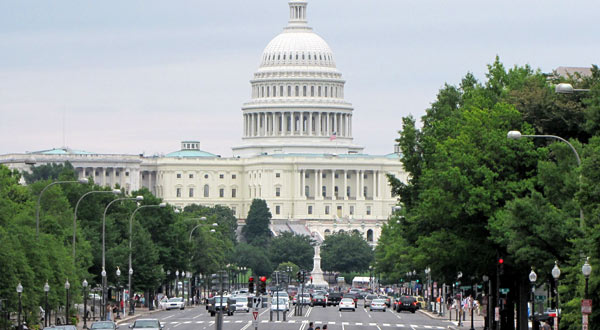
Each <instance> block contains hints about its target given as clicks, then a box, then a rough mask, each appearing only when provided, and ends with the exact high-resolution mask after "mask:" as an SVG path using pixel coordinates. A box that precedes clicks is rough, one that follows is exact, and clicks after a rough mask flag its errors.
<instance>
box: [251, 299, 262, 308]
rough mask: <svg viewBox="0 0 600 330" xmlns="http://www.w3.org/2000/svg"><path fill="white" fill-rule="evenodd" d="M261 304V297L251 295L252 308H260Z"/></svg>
mask: <svg viewBox="0 0 600 330" xmlns="http://www.w3.org/2000/svg"><path fill="white" fill-rule="evenodd" d="M261 305H262V297H252V307H253V308H256V309H258V308H260V307H261Z"/></svg>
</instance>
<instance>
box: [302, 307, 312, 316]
mask: <svg viewBox="0 0 600 330" xmlns="http://www.w3.org/2000/svg"><path fill="white" fill-rule="evenodd" d="M312 309H313V308H312V307H308V310H307V311H306V314H305V315H304V317H308V316H309V315H310V312H312Z"/></svg>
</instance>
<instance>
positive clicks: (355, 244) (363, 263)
mask: <svg viewBox="0 0 600 330" xmlns="http://www.w3.org/2000/svg"><path fill="white" fill-rule="evenodd" d="M373 257H374V256H373V249H372V248H371V246H370V245H369V243H367V241H365V239H364V238H362V236H360V234H358V233H356V232H353V233H346V232H338V233H335V234H332V235H329V236H327V237H326V238H325V240H324V241H323V244H322V245H321V260H322V266H323V267H322V268H323V270H328V271H338V272H342V273H349V272H363V271H366V270H368V269H369V265H370V264H371V263H372V262H373Z"/></svg>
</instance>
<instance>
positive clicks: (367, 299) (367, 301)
mask: <svg viewBox="0 0 600 330" xmlns="http://www.w3.org/2000/svg"><path fill="white" fill-rule="evenodd" d="M373 299H377V295H374V294H368V295H366V296H365V308H366V307H369V306H371V301H373Z"/></svg>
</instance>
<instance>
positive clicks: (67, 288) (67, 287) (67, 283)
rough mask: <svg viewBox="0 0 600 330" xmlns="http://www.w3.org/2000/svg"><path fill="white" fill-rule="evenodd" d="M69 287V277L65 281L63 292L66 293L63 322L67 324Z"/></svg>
mask: <svg viewBox="0 0 600 330" xmlns="http://www.w3.org/2000/svg"><path fill="white" fill-rule="evenodd" d="M70 288H71V283H69V279H67V281H66V282H65V292H66V294H67V304H66V305H65V323H66V324H67V325H69V309H70V308H69V307H70V306H69V305H70V304H69V289H70Z"/></svg>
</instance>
